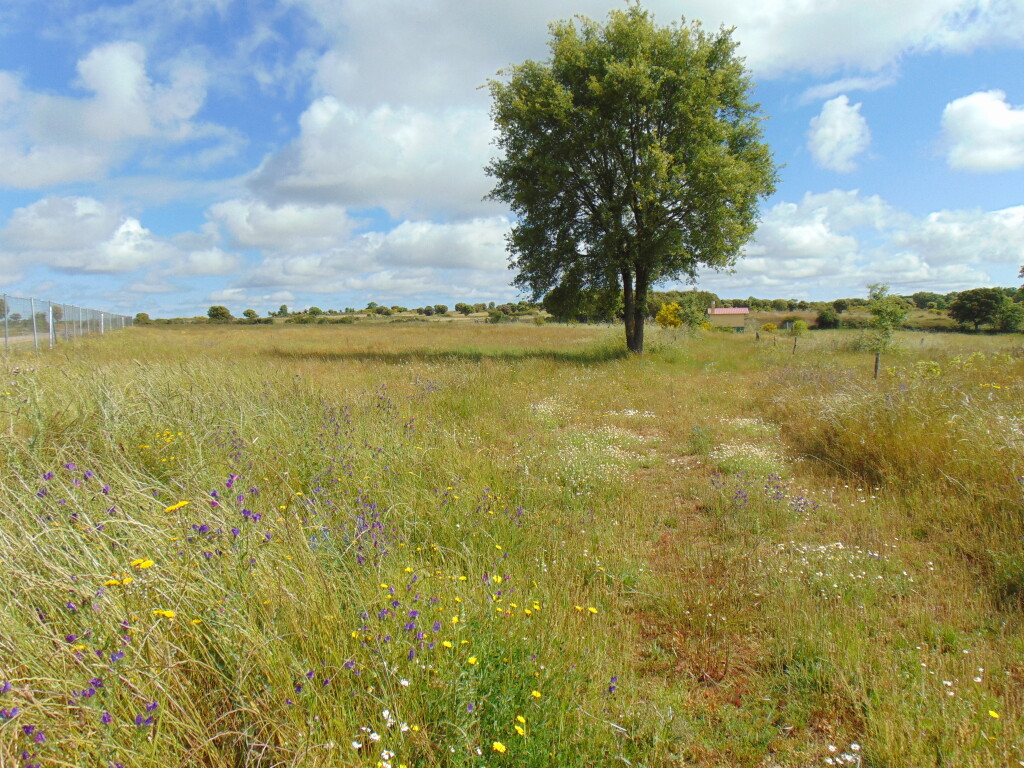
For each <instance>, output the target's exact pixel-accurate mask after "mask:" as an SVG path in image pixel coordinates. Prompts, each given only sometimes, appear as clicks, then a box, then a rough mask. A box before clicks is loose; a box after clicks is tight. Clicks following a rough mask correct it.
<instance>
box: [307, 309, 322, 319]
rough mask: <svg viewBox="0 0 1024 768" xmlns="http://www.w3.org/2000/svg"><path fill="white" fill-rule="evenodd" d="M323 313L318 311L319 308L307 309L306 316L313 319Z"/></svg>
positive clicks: (320, 310)
mask: <svg viewBox="0 0 1024 768" xmlns="http://www.w3.org/2000/svg"><path fill="white" fill-rule="evenodd" d="M323 313H324V311H323V310H322V309H320V307H310V308H309V309H307V310H306V314H307V315H312V316H313V317H319V316H320V315H322V314H323Z"/></svg>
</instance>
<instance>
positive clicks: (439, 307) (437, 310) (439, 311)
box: [434, 304, 448, 315]
mask: <svg viewBox="0 0 1024 768" xmlns="http://www.w3.org/2000/svg"><path fill="white" fill-rule="evenodd" d="M434 314H435V315H447V314H448V305H447V304H435V305H434Z"/></svg>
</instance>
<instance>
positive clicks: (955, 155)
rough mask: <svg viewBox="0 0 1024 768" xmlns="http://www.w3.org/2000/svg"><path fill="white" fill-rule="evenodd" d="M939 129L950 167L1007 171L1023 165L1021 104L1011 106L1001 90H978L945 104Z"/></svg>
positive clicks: (1023, 110) (1022, 113)
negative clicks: (943, 136)
mask: <svg viewBox="0 0 1024 768" xmlns="http://www.w3.org/2000/svg"><path fill="white" fill-rule="evenodd" d="M942 129H943V132H944V134H945V138H946V141H947V143H948V145H949V149H948V154H947V161H948V162H949V165H950V167H952V168H956V169H958V170H964V171H981V172H986V171H987V172H993V171H1009V170H1014V169H1017V168H1021V167H1024V106H1017V107H1011V106H1010V105H1009V104H1008V103H1007V101H1006V94H1005V93H1004V92H1003V91H998V90H993V91H978V92H976V93H972V94H970V95H969V96H963V97H961V98H959V99H956V100H955V101H951V102H950V103H949V104H947V105H946V108H945V109H944V110H943V112H942Z"/></svg>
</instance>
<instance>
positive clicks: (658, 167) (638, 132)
mask: <svg viewBox="0 0 1024 768" xmlns="http://www.w3.org/2000/svg"><path fill="white" fill-rule="evenodd" d="M550 29H551V40H550V43H549V47H550V51H551V56H550V58H549V59H548V60H547V61H544V62H537V61H527V62H525V63H523V64H520V65H518V66H514V67H512V68H511V69H509V70H506V71H504V72H502V73H501V74H502V75H503V79H502V80H491V81H490V83H489V86H490V92H491V98H492V104H493V106H492V118H493V120H494V123H495V125H496V127H497V132H498V139H497V143H498V146H499V148H500V150H501V156H500V157H499V158H497V159H495V160H494V161H492V162H491V163H490V165H488V167H487V171H488V173H489V174H490V175H491V176H493V177H495V179H496V180H497V183H496V185H495V187H494V189H493V190H492V192H491V198H492V199H496V200H500V201H503V202H505V203H507V204H509V205H510V206H511V208H512V210H513V211H514V213H515V214H516V217H517V220H516V223H515V225H514V226H513V228H512V231H511V233H510V234H509V236H508V246H509V250H510V253H511V259H510V261H511V265H512V267H513V268H514V269H515V270H517V272H518V276H517V277H516V279H515V283H516V284H517V285H518V286H519V287H520V288H524V289H528V290H530V291H532V293H533V296H534V299H536V298H538V297H540V296H542V295H544V294H545V293H547V292H548V291H550V290H551V289H553V288H554V287H556V286H558V285H559V284H561V283H563V282H565V283H568V284H571V285H578V286H583V287H586V288H590V289H596V290H606V289H611V288H614V289H617V290H619V291H621V292H622V296H623V306H624V320H625V326H626V344H627V346H628V348H629V349H630V350H631V351H633V352H641V351H643V343H644V315H645V313H646V311H647V292H648V290H650V288H651V287H652V286H653V285H656V284H657V283H659V282H661V281H665V280H672V279H690V280H692V279H694V278H695V277H696V274H697V270H698V268H699V267H701V266H708V267H713V268H728V267H730V266H732V265H733V264H734V263H735V262H736V259H737V257H738V256H739V254H740V249H741V247H742V246H743V244H744V243H745V242H746V241H747V240H748V239H749V238H750V236H751V235H752V234H753V232H754V229H755V227H756V224H757V219H758V206H759V203H760V200H761V198H763V197H765V196H766V195H768V194H770V193H771V192H772V191H773V190H774V186H775V181H776V167H775V163H774V161H773V159H772V155H771V152H770V151H769V149H768V146H767V145H766V144H765V142H764V141H763V137H762V130H761V115H760V112H759V107H758V105H757V104H755V103H754V102H753V101H752V100H751V95H750V90H751V83H750V79H749V77H748V74H747V72H746V70H745V68H744V66H743V61H742V59H740V58H739V57H738V56H737V55H736V43H735V42H733V40H732V37H731V31H730V30H725V29H722V30H719V31H717V32H713V33H712V32H707V31H705V30H704V29H703V28H701V26H700V25H699V24H693V23H691V24H685V23H679V24H673V25H671V26H668V27H659V26H656V25H655V23H654V21H653V19H652V18H651V16H650V14H649V13H647V12H646V11H645V10H643V9H641V8H640V7H639V6H636V5H634V6H631V7H629V8H628V9H627V10H624V11H613V12H612V13H611V14H610V15H609V17H608V20H607V22H606V23H604V24H601V23H598V22H595V21H591V20H590V19H586V18H577V19H576V20H575V21H563V22H557V23H555V24H553V25H551V28H550Z"/></svg>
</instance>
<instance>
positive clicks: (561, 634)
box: [0, 323, 1024, 768]
mask: <svg viewBox="0 0 1024 768" xmlns="http://www.w3.org/2000/svg"><path fill="white" fill-rule="evenodd" d="M856 335H857V334H856V332H853V331H835V332H825V331H822V332H815V333H813V334H811V335H810V336H809V337H805V338H802V339H800V341H799V344H798V347H797V348H796V350H795V351H794V350H793V345H792V340H791V339H787V338H784V337H780V338H779V339H778V340H777V343H776V340H775V339H774V338H773V337H771V336H769V335H763V336H762V339H761V341H760V342H757V341H755V339H754V337H753V335H751V334H737V335H727V334H718V333H710V334H702V335H698V336H695V337H690V336H687V335H686V334H680V333H673V332H659V331H657V330H655V329H651V331H650V332H649V338H648V346H649V351H648V352H647V353H646V354H645V355H644V356H642V357H639V358H638V357H634V356H628V355H626V354H625V352H624V343H623V339H622V330H621V328H617V329H616V328H612V329H608V328H599V327H585V326H552V325H540V326H535V325H532V324H529V325H528V324H519V325H494V326H491V325H484V324H454V323H453V324H442V323H429V324H427V323H423V324H412V323H410V324H399V325H385V324H379V325H365V326H363V325H359V324H354V325H347V326H281V325H278V326H244V327H238V326H231V327H227V326H224V327H215V326H168V327H136V328H130V329H126V330H123V331H119V332H116V333H112V334H107V335H105V336H93V337H86V338H82V339H78V340H75V341H73V342H71V343H70V344H64V345H61V346H59V347H58V348H56V349H54V350H49V351H44V352H43V354H42V355H40V356H38V357H36V356H33V355H31V354H30V353H31V350H29V349H24V350H15V351H14V352H13V353H12V354H11V355H10V357H9V358H7V359H5V361H4V362H3V371H2V376H0V430H2V432H3V439H2V441H0V567H2V568H3V574H4V578H3V579H2V581H0V766H18V767H19V768H29V766H102V767H107V766H122V767H123V768H143V767H146V768H149V767H155V766H218V767H219V766H235V767H238V768H241V767H243V766H245V767H247V768H248V767H252V768H257V767H258V768H270V767H271V766H303V767H305V766H311V767H318V766H324V767H326V766H378V767H380V768H398V767H399V766H406V767H407V768H413V766H503V765H507V766H553V765H558V766H596V765H601V766H603V765H608V766H611V765H626V766H652V767H653V766H681V765H688V766H723V767H724V766H750V767H751V768H753V767H754V766H759V767H761V768H789V767H790V766H794V767H795V766H824V765H862V766H892V767H896V766H908V767H911V766H913V767H915V768H917V767H921V766H971V767H973V766H1018V765H1024V726H1022V715H1024V632H1022V629H1024V627H1022V616H1024V538H1022V537H1024V397H1022V385H1024V343H1022V337H1021V336H1019V335H1018V336H1003V337H987V336H967V335H960V334H951V333H949V334H921V333H914V334H898V341H899V343H900V348H899V349H898V350H897V351H896V352H894V353H893V354H888V355H886V356H885V357H884V358H883V361H882V364H883V367H882V372H881V375H880V377H879V379H878V380H877V381H874V380H872V364H873V360H872V358H871V356H870V355H868V354H865V353H863V352H858V351H857V348H858V345H857V344H856Z"/></svg>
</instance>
